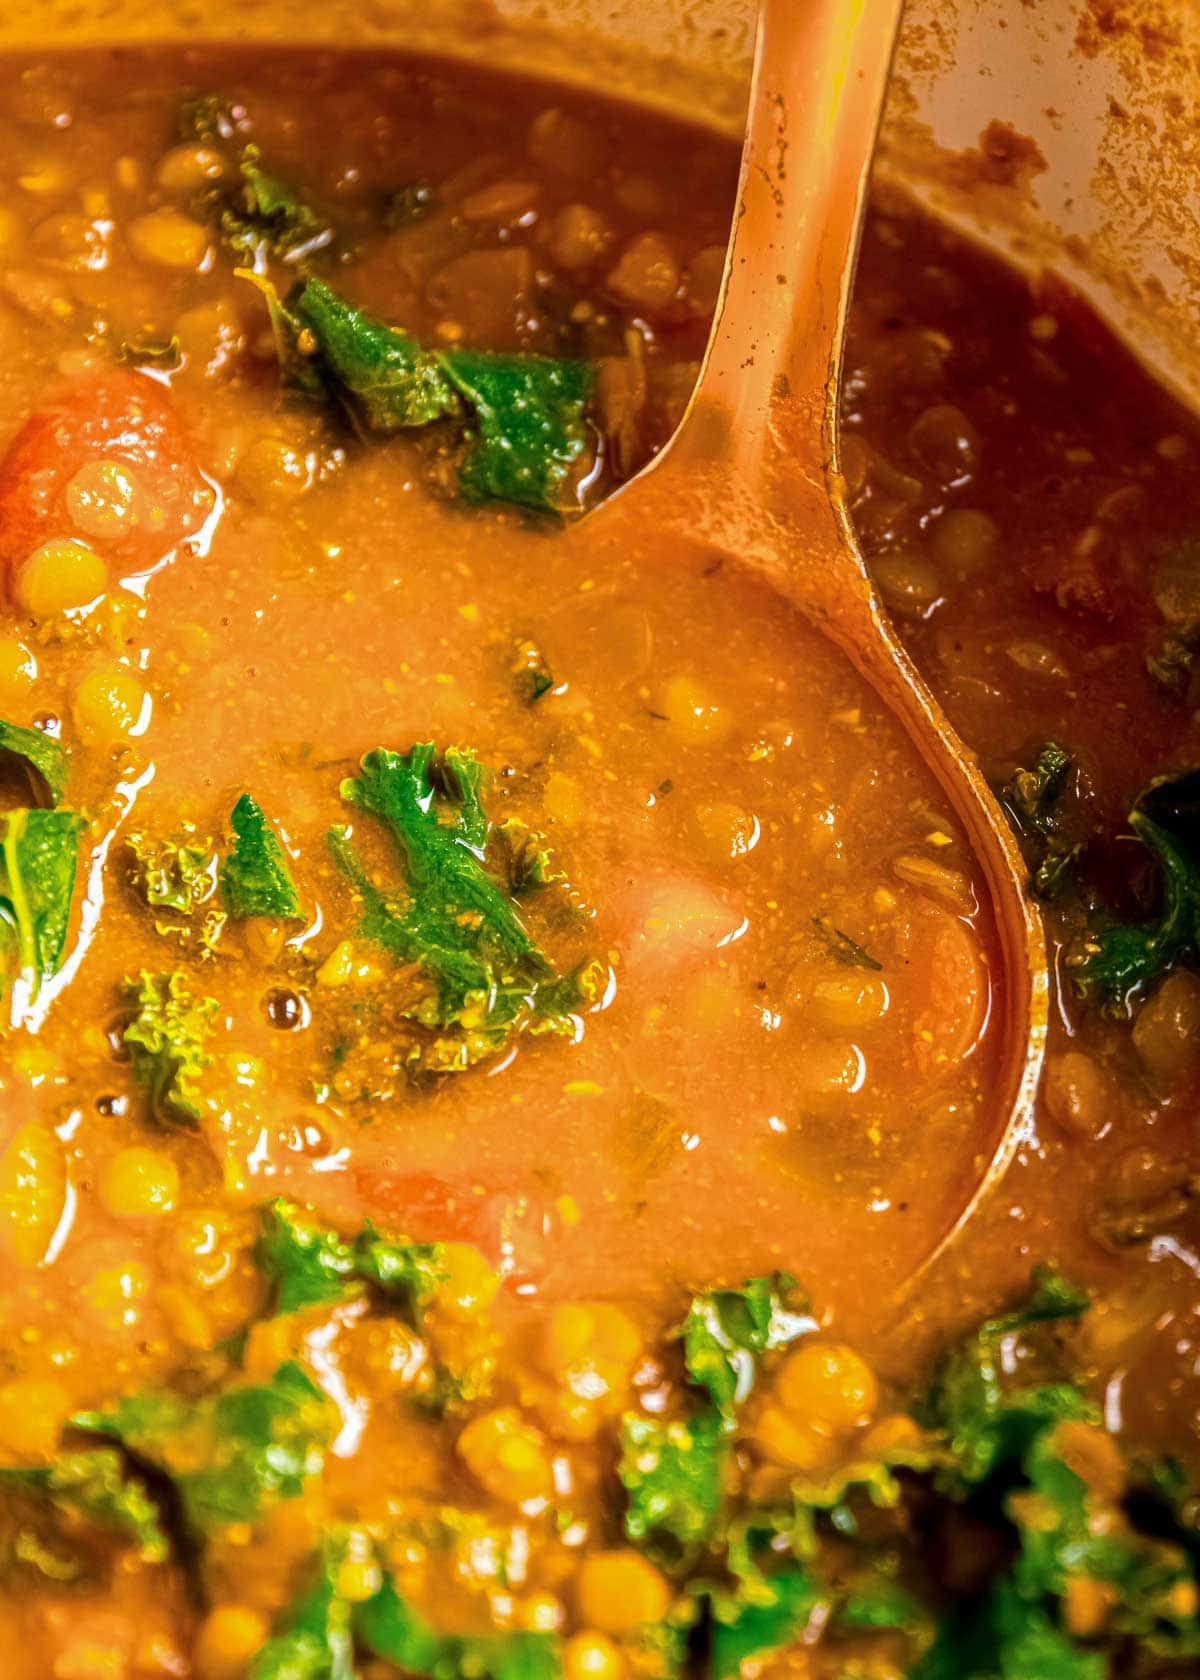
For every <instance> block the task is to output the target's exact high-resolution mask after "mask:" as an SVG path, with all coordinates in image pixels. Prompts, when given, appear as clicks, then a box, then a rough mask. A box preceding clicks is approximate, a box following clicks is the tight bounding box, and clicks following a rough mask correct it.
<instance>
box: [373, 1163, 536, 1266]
mask: <svg viewBox="0 0 1200 1680" xmlns="http://www.w3.org/2000/svg"><path fill="white" fill-rule="evenodd" d="M354 1181H355V1186H356V1189H357V1190H358V1194H359V1196H360V1198H361V1202H362V1209H363V1213H364V1215H365V1217H367V1218H369V1219H372V1220H374V1221H375V1223H376V1224H378V1225H379V1226H380V1227H381V1228H382V1229H383V1230H385V1231H392V1232H400V1233H403V1234H404V1235H405V1236H408V1237H411V1238H413V1239H415V1240H416V1241H417V1242H465V1243H470V1244H471V1245H472V1246H473V1247H475V1248H478V1249H479V1250H480V1252H481V1253H482V1254H483V1256H484V1257H485V1259H486V1260H487V1261H488V1262H489V1263H490V1264H491V1265H492V1266H495V1267H496V1268H497V1269H498V1270H499V1271H500V1272H502V1273H503V1274H504V1275H505V1277H506V1278H507V1279H508V1280H509V1282H510V1283H511V1282H527V1281H529V1280H531V1279H536V1278H537V1277H539V1276H540V1275H541V1273H542V1271H543V1270H544V1269H545V1265H546V1261H547V1254H546V1242H547V1216H546V1210H545V1208H544V1206H543V1205H542V1203H541V1201H540V1199H539V1198H537V1197H533V1196H529V1195H527V1194H524V1193H521V1192H515V1191H514V1192H512V1193H509V1192H507V1191H503V1190H489V1191H487V1192H485V1193H483V1194H480V1193H479V1191H478V1190H477V1189H476V1188H475V1186H474V1185H473V1184H471V1183H470V1182H469V1181H468V1182H465V1183H457V1184H454V1183H451V1182H450V1181H449V1180H447V1179H444V1178H440V1177H439V1176H438V1175H437V1174H436V1173H430V1172H408V1171H400V1170H397V1169H396V1168H394V1167H389V1166H388V1165H387V1164H386V1163H381V1164H380V1165H379V1166H371V1167H365V1166H364V1167H360V1168H359V1169H358V1170H357V1171H356V1173H355V1174H354Z"/></svg>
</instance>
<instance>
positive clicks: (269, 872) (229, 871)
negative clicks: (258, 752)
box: [217, 793, 303, 921]
mask: <svg viewBox="0 0 1200 1680" xmlns="http://www.w3.org/2000/svg"><path fill="white" fill-rule="evenodd" d="M229 826H230V829H231V830H232V832H233V848H232V850H231V851H230V852H229V854H228V855H227V856H226V857H224V858H222V859H221V865H220V869H219V871H218V876H217V879H218V883H219V885H220V888H221V897H222V899H223V900H224V903H225V908H226V910H227V911H228V912H229V914H230V915H231V916H232V917H233V918H234V920H235V921H241V920H243V919H244V918H245V917H247V916H271V917H273V918H275V919H276V920H278V921H291V920H294V919H295V918H296V917H298V916H301V915H302V914H303V913H302V911H301V909H300V899H299V896H298V894H297V892H296V884H295V882H294V881H293V880H292V875H291V870H290V869H289V868H288V861H287V854H286V852H285V851H284V849H283V847H282V845H281V844H280V842H279V837H278V835H277V834H276V833H275V831H274V829H273V828H272V827H271V825H270V823H269V822H268V821H267V819H266V817H265V815H264V814H263V810H262V807H261V806H260V805H259V804H258V802H257V801H256V800H255V799H253V798H251V796H250V795H249V794H248V793H244V794H242V796H241V798H240V799H239V800H238V802H237V804H236V805H235V806H234V807H233V811H232V814H231V815H230V818H229Z"/></svg>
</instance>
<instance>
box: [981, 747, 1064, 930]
mask: <svg viewBox="0 0 1200 1680" xmlns="http://www.w3.org/2000/svg"><path fill="white" fill-rule="evenodd" d="M1074 767H1075V761H1074V759H1073V758H1072V757H1071V755H1070V753H1068V752H1067V750H1066V748H1065V747H1061V746H1060V745H1059V744H1058V742H1057V741H1047V742H1046V743H1045V745H1044V746H1043V747H1042V748H1041V749H1040V750H1039V752H1038V755H1037V757H1036V759H1035V760H1034V763H1033V768H1032V769H1029V770H1025V769H1018V770H1016V771H1014V773H1013V774H1012V776H1010V777H1009V779H1008V781H1007V782H1006V783H1005V784H1004V786H1003V787H1002V788H1001V789H1000V790H999V793H998V795H997V797H998V798H999V801H1000V804H1001V807H1002V808H1003V810H1004V814H1005V816H1007V818H1008V820H1009V822H1010V823H1011V824H1012V827H1013V830H1014V832H1015V833H1016V836H1017V838H1018V840H1020V841H1021V844H1022V849H1023V850H1024V852H1025V855H1026V859H1027V861H1028V863H1029V865H1030V877H1029V889H1030V891H1031V892H1032V893H1033V896H1034V897H1035V898H1039V899H1051V898H1054V897H1056V896H1057V894H1058V893H1059V892H1061V891H1062V889H1063V887H1064V886H1065V885H1066V882H1067V878H1068V876H1069V874H1070V871H1071V868H1072V866H1073V865H1074V863H1075V860H1076V859H1077V858H1078V856H1079V852H1080V849H1081V848H1080V847H1079V846H1078V845H1073V844H1071V842H1070V841H1068V840H1067V838H1066V837H1065V835H1064V833H1063V827H1062V820H1061V815H1060V812H1059V808H1058V807H1059V801H1060V799H1061V797H1062V795H1063V793H1064V792H1065V790H1066V787H1067V784H1068V782H1069V780H1070V778H1071V774H1072V771H1073V770H1074Z"/></svg>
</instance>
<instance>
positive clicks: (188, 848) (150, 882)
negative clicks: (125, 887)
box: [125, 823, 227, 957]
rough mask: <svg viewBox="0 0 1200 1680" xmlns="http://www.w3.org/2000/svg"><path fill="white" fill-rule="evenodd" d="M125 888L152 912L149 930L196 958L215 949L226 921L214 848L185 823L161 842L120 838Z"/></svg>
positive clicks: (148, 838)
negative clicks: (192, 951)
mask: <svg viewBox="0 0 1200 1680" xmlns="http://www.w3.org/2000/svg"><path fill="white" fill-rule="evenodd" d="M125 852H126V856H127V857H128V860H129V867H128V880H129V885H130V886H131V887H132V889H133V891H134V892H135V893H136V894H137V896H138V897H139V898H141V899H143V900H144V901H145V903H146V904H147V905H148V906H149V907H150V909H151V910H155V911H158V912H161V914H159V915H157V916H156V918H155V922H154V930H155V932H156V933H159V934H161V935H162V936H163V938H165V939H174V940H176V941H177V942H178V943H179V945H181V946H183V947H188V946H194V947H195V948H196V949H197V951H198V953H199V955H200V956H201V957H209V956H211V955H212V954H213V952H214V951H215V950H216V948H217V944H218V942H219V940H220V937H221V933H222V931H223V929H224V927H225V923H226V920H227V917H226V914H225V911H224V910H223V909H222V908H221V906H220V903H219V902H218V898H217V862H218V860H217V849H216V847H215V846H214V844H213V842H212V840H211V838H208V837H205V836H201V835H200V834H198V833H197V830H196V828H195V827H194V825H193V824H191V823H184V824H183V825H182V826H181V827H180V828H179V829H178V830H177V831H176V833H174V834H172V835H168V836H167V837H166V838H165V839H158V838H156V837H155V836H152V835H148V834H141V833H136V834H130V835H128V836H127V837H126V840H125Z"/></svg>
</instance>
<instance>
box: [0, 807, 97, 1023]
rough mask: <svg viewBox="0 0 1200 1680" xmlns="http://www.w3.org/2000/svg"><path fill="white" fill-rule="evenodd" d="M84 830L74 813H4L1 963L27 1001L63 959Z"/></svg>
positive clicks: (0, 826) (0, 823)
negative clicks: (20, 984) (19, 985)
mask: <svg viewBox="0 0 1200 1680" xmlns="http://www.w3.org/2000/svg"><path fill="white" fill-rule="evenodd" d="M82 830H83V818H82V817H80V816H78V815H77V814H76V813H75V812H74V811H62V810H59V811H40V810H20V811H5V812H3V813H2V814H0V962H2V963H3V967H4V968H5V969H6V970H7V971H8V973H9V976H10V978H11V977H12V976H14V975H15V976H19V977H20V979H21V981H22V983H23V986H24V989H25V993H26V996H27V998H29V999H32V998H35V997H36V996H37V993H38V991H39V989H40V987H41V985H42V983H43V982H44V981H45V980H48V979H49V978H50V977H51V976H52V975H53V974H56V973H57V972H58V969H59V967H60V965H61V963H62V960H63V953H64V951H65V950H66V944H67V930H68V928H69V927H70V922H71V904H72V900H73V898H74V894H75V875H76V871H77V869H78V866H79V836H80V833H81V832H82Z"/></svg>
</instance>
